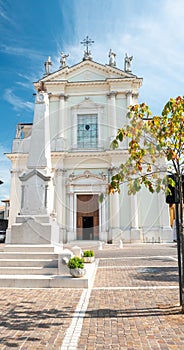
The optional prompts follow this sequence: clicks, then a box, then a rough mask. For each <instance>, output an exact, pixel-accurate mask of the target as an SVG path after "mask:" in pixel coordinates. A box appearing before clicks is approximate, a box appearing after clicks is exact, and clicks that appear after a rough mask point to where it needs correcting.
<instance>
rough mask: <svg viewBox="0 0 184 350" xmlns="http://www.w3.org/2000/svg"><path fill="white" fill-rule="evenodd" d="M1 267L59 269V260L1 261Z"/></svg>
mask: <svg viewBox="0 0 184 350" xmlns="http://www.w3.org/2000/svg"><path fill="white" fill-rule="evenodd" d="M0 267H33V268H34V267H44V268H46V267H47V268H48V267H49V268H57V267H58V259H55V260H52V259H0Z"/></svg>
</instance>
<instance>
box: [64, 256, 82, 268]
mask: <svg viewBox="0 0 184 350" xmlns="http://www.w3.org/2000/svg"><path fill="white" fill-rule="evenodd" d="M67 266H68V267H69V269H83V268H84V260H83V259H82V258H78V257H77V256H74V258H71V259H70V260H69V262H68V264H67Z"/></svg>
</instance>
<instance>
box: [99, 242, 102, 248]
mask: <svg viewBox="0 0 184 350" xmlns="http://www.w3.org/2000/svg"><path fill="white" fill-rule="evenodd" d="M98 250H102V242H99V246H98Z"/></svg>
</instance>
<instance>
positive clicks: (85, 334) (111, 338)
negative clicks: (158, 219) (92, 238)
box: [0, 244, 184, 350]
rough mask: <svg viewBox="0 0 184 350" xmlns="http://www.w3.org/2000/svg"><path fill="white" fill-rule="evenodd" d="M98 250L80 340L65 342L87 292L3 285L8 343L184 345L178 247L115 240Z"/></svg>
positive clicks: (80, 348)
mask: <svg viewBox="0 0 184 350" xmlns="http://www.w3.org/2000/svg"><path fill="white" fill-rule="evenodd" d="M95 253H96V256H97V257H98V258H99V264H98V268H97V273H96V277H95V281H94V284H93V288H92V290H91V291H88V292H87V293H88V296H89V298H88V299H89V302H88V301H87V303H86V308H87V309H86V312H84V310H83V309H81V311H80V310H79V311H78V314H79V318H78V320H79V321H80V325H81V328H82V329H80V327H79V329H80V331H78V333H76V332H75V333H76V334H77V338H75V339H74V340H75V341H73V344H77V343H76V341H77V342H78V344H77V345H73V346H72V345H69V346H68V347H64V346H62V343H63V341H64V339H65V338H66V334H67V332H68V330H69V329H70V327H71V325H72V322H73V321H74V320H75V317H76V308H77V305H79V304H80V301H81V296H82V293H83V292H84V291H83V290H80V289H30V290H28V289H14V290H12V289H0V349H3V350H5V349H10V348H14V349H21V350H30V349H32V350H33V349H34V350H37V349H40V350H43V349H49V350H63V349H64V350H67V349H68V350H70V349H71V350H74V349H75V350H100V349H104V350H109V349H113V350H114V349H118V350H120V349H122V350H125V349H126V350H148V349H149V350H150V349H151V350H171V349H177V350H178V349H179V350H180V349H181V350H183V349H184V315H182V314H181V313H180V307H179V304H178V303H179V301H178V277H177V259H176V245H174V244H171V245H156V244H155V245H142V246H141V245H137V246H136V245H133V246H131V245H126V246H125V247H123V249H118V248H117V246H115V245H108V246H104V249H103V250H102V251H98V250H96V251H95ZM90 293H91V294H90ZM84 296H85V295H84ZM78 303H79V304H78ZM82 310H83V311H82ZM82 322H83V323H82ZM71 329H72V328H71ZM70 335H71V338H72V336H73V335H72V331H71V334H70ZM76 339H77V340H76Z"/></svg>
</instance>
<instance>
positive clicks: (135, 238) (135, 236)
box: [130, 193, 141, 242]
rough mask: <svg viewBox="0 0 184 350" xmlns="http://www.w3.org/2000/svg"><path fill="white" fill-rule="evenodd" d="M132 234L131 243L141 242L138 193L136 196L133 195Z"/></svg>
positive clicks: (131, 198)
mask: <svg viewBox="0 0 184 350" xmlns="http://www.w3.org/2000/svg"><path fill="white" fill-rule="evenodd" d="M130 200H131V202H130V203H131V213H130V215H131V232H130V240H131V242H139V241H140V240H141V230H140V228H139V208H138V200H137V193H136V194H135V195H131V197H130Z"/></svg>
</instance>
